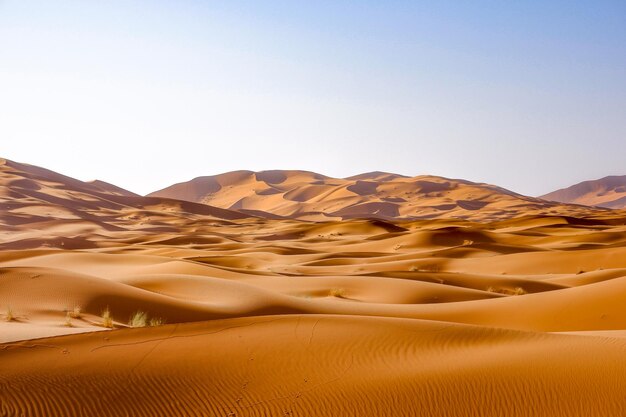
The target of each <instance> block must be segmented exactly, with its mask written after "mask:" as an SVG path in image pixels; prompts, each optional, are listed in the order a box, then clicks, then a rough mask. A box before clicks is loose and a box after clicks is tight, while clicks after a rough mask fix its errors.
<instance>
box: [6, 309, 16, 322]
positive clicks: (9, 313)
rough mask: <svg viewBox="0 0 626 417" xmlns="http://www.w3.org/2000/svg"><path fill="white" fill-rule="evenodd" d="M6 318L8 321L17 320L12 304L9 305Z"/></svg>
mask: <svg viewBox="0 0 626 417" xmlns="http://www.w3.org/2000/svg"><path fill="white" fill-rule="evenodd" d="M4 320H6V321H14V320H15V314H13V309H12V308H11V306H9V307H7V313H6V314H5V316H4Z"/></svg>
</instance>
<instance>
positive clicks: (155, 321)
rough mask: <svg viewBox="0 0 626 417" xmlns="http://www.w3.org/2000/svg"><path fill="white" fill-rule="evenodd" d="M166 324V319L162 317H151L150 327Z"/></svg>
mask: <svg viewBox="0 0 626 417" xmlns="http://www.w3.org/2000/svg"><path fill="white" fill-rule="evenodd" d="M164 324H165V320H163V319H162V318H160V317H159V318H157V317H152V318H151V319H150V327H155V326H162V325H164Z"/></svg>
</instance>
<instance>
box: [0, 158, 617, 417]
mask: <svg viewBox="0 0 626 417" xmlns="http://www.w3.org/2000/svg"><path fill="white" fill-rule="evenodd" d="M0 173H1V176H0V181H1V182H0V185H1V187H0V199H1V200H0V210H1V211H0V226H1V229H0V230H1V233H0V319H1V320H0V343H1V344H0V415H1V416H5V415H6V416H14V415H18V416H19V415H28V416H50V415H55V416H87V415H98V416H126V415H130V416H155V415H167V416H214V415H218V416H229V415H230V416H260V415H279V416H280V415H294V416H295V415H301V416H315V415H317V416H331V415H335V416H336V415H342V416H343V415H346V416H349V415H353V416H362V415H372V416H374V415H377V416H378V415H382V416H392V415H394V416H395V415H415V416H528V415H533V416H619V415H624V413H625V412H626V394H625V393H626V362H625V361H624V357H625V354H626V302H625V296H624V294H626V212H624V211H619V210H597V209H590V208H584V207H582V206H569V205H556V204H553V203H545V204H546V206H545V207H544V209H545V210H546V211H547V213H548V214H549V211H550V210H557V211H558V210H562V211H563V213H556V214H554V213H553V214H552V215H548V214H536V212H535V209H529V212H527V211H526V209H527V207H526V206H520V207H519V208H518V209H517V212H516V214H515V215H510V214H511V213H509V215H507V216H505V217H506V218H503V219H501V220H492V221H485V219H484V217H483V216H482V215H480V211H481V210H476V212H478V213H477V216H476V219H456V218H451V217H448V218H443V217H442V218H437V219H421V220H419V219H418V220H416V219H411V220H402V221H399V220H393V221H392V220H389V219H385V216H381V217H378V218H370V219H348V218H346V219H343V220H336V221H327V222H323V223H320V222H310V221H301V220H297V219H275V218H272V217H275V216H276V215H277V214H278V215H281V216H283V215H284V213H283V214H280V213H269V214H265V215H262V213H258V212H257V213H254V214H253V213H252V212H249V211H248V212H243V213H242V212H239V211H236V210H227V209H224V208H216V207H211V206H207V205H203V204H197V203H189V202H182V201H177V200H172V199H167V198H161V197H150V198H145V197H140V196H136V195H133V194H132V193H128V192H126V191H124V190H122V189H119V188H117V187H115V186H112V185H109V184H106V183H101V182H97V183H84V182H80V181H77V180H73V179H71V178H68V177H63V176H60V175H59V174H55V173H52V172H50V171H46V170H42V169H40V168H35V167H31V166H28V165H24V164H16V163H14V162H10V161H5V162H4V164H3V165H0ZM468 199H469V198H467V199H466V200H468ZM289 204H291V203H289ZM493 204H497V202H496V203H493ZM535 204H538V205H540V204H542V201H541V200H536V203H535ZM509 210H512V209H510V208H509ZM573 213H578V214H577V215H576V216H572V214H573ZM295 217H298V218H299V216H295ZM478 220H480V221H478ZM105 310H108V311H110V314H111V317H112V322H113V323H112V324H113V327H114V328H113V329H109V328H107V327H103V318H102V313H103V311H105ZM137 311H141V312H145V313H147V317H148V324H149V322H150V319H155V320H156V322H153V324H154V326H149V325H148V326H147V327H141V328H129V326H128V323H129V318H130V317H131V316H132V315H133V314H134V313H135V312H137Z"/></svg>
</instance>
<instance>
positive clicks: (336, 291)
mask: <svg viewBox="0 0 626 417" xmlns="http://www.w3.org/2000/svg"><path fill="white" fill-rule="evenodd" d="M329 294H330V296H331V297H338V298H343V297H345V295H346V290H345V289H343V288H331V289H330V292H329Z"/></svg>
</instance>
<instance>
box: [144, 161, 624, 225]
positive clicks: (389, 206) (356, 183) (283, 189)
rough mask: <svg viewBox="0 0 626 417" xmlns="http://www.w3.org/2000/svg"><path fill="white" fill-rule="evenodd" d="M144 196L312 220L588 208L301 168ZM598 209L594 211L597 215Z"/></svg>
mask: <svg viewBox="0 0 626 417" xmlns="http://www.w3.org/2000/svg"><path fill="white" fill-rule="evenodd" d="M150 196H153V197H162V198H171V199H178V200H185V201H190V202H196V203H205V204H209V205H212V206H216V207H220V208H223V209H231V210H237V211H240V212H244V213H249V214H257V215H258V214H260V215H262V216H263V214H267V213H270V214H272V215H275V216H276V217H278V218H290V219H301V220H312V221H328V220H346V219H354V218H360V217H374V218H378V219H383V220H394V221H397V220H399V219H402V220H415V219H450V218H458V219H471V220H480V221H495V220H503V219H508V218H514V217H517V216H518V215H519V214H520V213H524V214H525V215H555V214H557V215H566V216H589V215H590V211H591V210H590V209H589V208H588V207H579V206H576V205H571V204H561V203H557V202H554V201H546V200H545V199H538V198H532V197H527V196H524V195H520V194H517V193H514V192H512V191H509V190H506V189H504V188H501V187H497V186H494V185H490V184H483V183H475V182H471V181H466V180H460V179H450V178H444V177H437V176H432V175H420V176H417V177H405V176H402V175H397V174H390V173H385V172H371V173H367V174H361V175H356V176H353V177H349V178H331V177H327V176H324V175H321V174H316V173H314V172H308V171H279V170H277V171H261V172H253V171H235V172H228V173H225V174H220V175H215V176H209V177H198V178H195V179H193V180H191V181H187V182H183V183H179V184H174V185H172V186H170V187H167V188H164V189H162V190H159V191H155V192H154V193H152V194H150ZM550 199H551V200H552V199H554V198H550ZM556 199H557V200H558V198H556ZM559 201H561V200H559ZM572 202H576V203H577V201H572ZM614 208H617V207H614ZM603 212H604V211H603V210H602V209H601V208H596V209H595V213H597V214H602V213H603Z"/></svg>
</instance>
